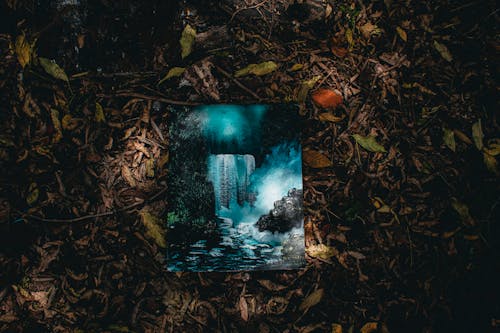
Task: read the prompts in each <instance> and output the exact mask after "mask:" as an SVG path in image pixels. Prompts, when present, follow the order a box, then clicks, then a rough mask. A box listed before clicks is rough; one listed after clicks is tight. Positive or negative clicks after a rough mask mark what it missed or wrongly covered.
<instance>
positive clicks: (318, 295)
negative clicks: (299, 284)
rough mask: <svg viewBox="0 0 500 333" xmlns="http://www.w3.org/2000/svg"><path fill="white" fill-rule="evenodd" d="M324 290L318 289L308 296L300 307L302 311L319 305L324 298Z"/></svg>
mask: <svg viewBox="0 0 500 333" xmlns="http://www.w3.org/2000/svg"><path fill="white" fill-rule="evenodd" d="M323 294H324V289H318V290H315V291H313V292H312V293H311V294H310V295H309V296H307V297H306V298H305V299H304V300H303V301H302V303H301V304H300V306H299V310H300V311H307V310H309V309H310V308H311V307H313V306H315V305H316V304H318V303H319V302H320V301H321V299H322V298H323Z"/></svg>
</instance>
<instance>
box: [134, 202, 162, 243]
mask: <svg viewBox="0 0 500 333" xmlns="http://www.w3.org/2000/svg"><path fill="white" fill-rule="evenodd" d="M140 215H141V220H142V223H143V224H144V226H145V227H146V235H148V236H149V237H150V238H152V239H153V240H154V241H155V243H156V244H157V245H158V246H160V247H163V248H164V247H167V241H166V240H165V229H164V228H163V226H162V222H161V219H159V218H158V217H156V216H154V215H153V214H151V213H150V212H149V210H148V208H147V207H144V208H143V209H141V211H140Z"/></svg>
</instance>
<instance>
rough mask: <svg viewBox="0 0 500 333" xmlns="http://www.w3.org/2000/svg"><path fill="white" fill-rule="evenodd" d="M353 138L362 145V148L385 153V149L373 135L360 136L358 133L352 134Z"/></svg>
mask: <svg viewBox="0 0 500 333" xmlns="http://www.w3.org/2000/svg"><path fill="white" fill-rule="evenodd" d="M353 137H354V140H356V142H357V143H358V144H359V145H360V146H361V147H363V148H364V149H366V150H368V151H371V152H373V153H385V152H386V150H385V148H384V146H382V145H381V144H379V143H378V142H377V140H376V139H375V137H374V136H372V135H368V136H362V135H359V134H353Z"/></svg>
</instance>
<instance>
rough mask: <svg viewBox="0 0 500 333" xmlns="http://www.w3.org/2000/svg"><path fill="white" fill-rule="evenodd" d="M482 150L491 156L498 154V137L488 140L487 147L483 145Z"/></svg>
mask: <svg viewBox="0 0 500 333" xmlns="http://www.w3.org/2000/svg"><path fill="white" fill-rule="evenodd" d="M484 151H485V152H486V153H488V154H489V155H491V156H497V155H500V139H492V140H490V142H489V144H488V146H487V147H484Z"/></svg>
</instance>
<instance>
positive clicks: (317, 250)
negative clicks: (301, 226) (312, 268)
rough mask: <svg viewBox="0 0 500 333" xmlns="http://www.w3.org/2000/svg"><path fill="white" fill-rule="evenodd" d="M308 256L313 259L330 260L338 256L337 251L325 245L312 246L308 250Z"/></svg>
mask: <svg viewBox="0 0 500 333" xmlns="http://www.w3.org/2000/svg"><path fill="white" fill-rule="evenodd" d="M306 252H307V254H308V255H310V256H311V257H313V258H319V259H323V260H328V259H330V258H331V257H333V256H336V255H337V254H338V251H337V249H335V248H333V247H331V246H327V245H325V244H318V245H311V246H308V247H307V249H306Z"/></svg>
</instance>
